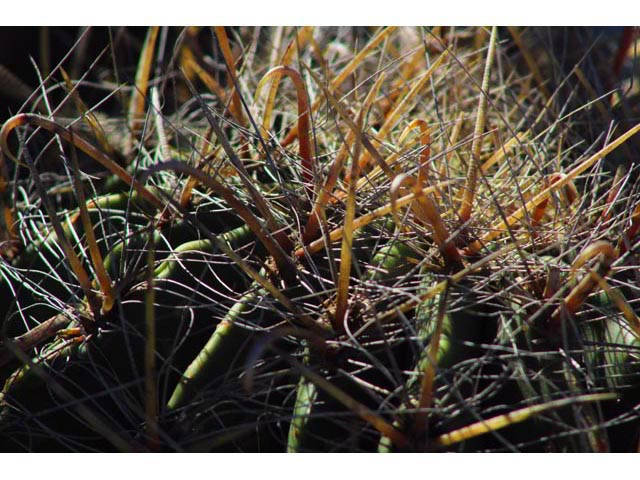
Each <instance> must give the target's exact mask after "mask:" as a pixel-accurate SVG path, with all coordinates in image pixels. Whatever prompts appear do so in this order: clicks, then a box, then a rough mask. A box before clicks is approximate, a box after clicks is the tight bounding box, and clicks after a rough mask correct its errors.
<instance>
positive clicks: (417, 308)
mask: <svg viewBox="0 0 640 480" xmlns="http://www.w3.org/2000/svg"><path fill="white" fill-rule="evenodd" d="M167 32H168V30H163V29H158V28H151V29H150V30H149V33H148V35H147V37H146V39H145V42H144V45H143V49H142V52H141V54H140V61H139V64H138V68H137V70H136V75H135V85H134V86H132V87H131V88H129V89H122V90H121V92H127V91H128V92H130V95H129V96H128V97H127V101H126V102H125V103H124V106H123V109H124V111H125V114H126V115H125V118H124V119H123V121H122V123H121V126H120V130H119V132H118V133H119V135H118V138H119V139H120V141H119V142H118V143H115V142H114V141H113V137H110V136H109V135H107V134H106V133H105V129H104V128H103V126H102V124H101V121H100V120H99V119H98V116H97V112H93V111H92V110H91V109H89V108H87V107H86V105H85V104H84V102H83V100H82V97H81V92H82V88H84V84H83V81H82V80H78V81H75V82H74V81H72V80H70V79H69V78H68V77H67V76H66V74H65V73H64V72H63V69H62V68H59V69H57V70H56V71H54V72H52V73H53V75H52V76H50V77H49V78H48V79H47V80H46V81H43V85H42V90H41V92H40V94H41V96H40V97H37V98H36V100H35V101H36V103H37V104H38V105H45V107H44V108H45V113H44V114H33V113H21V114H18V115H16V116H14V117H12V118H11V119H9V120H8V121H7V122H6V123H5V124H4V126H3V127H2V130H1V131H0V147H1V149H2V150H1V151H2V157H1V159H2V174H3V179H2V183H1V184H0V186H1V187H2V188H1V192H0V193H1V194H2V201H3V204H2V208H3V219H4V230H3V233H4V242H3V244H2V245H3V246H2V255H3V260H2V264H1V266H0V272H1V274H2V282H3V286H2V288H3V290H2V293H3V295H7V296H10V297H11V298H13V299H14V300H15V301H14V302H12V303H11V304H10V305H8V306H6V307H4V308H5V310H4V324H3V331H2V338H1V340H0V342H1V343H0V373H1V375H2V381H3V382H4V388H3V389H2V392H1V393H0V439H2V440H3V441H6V442H7V444H10V447H8V448H15V449H25V450H37V449H50V448H61V449H68V450H93V449H97V450H102V449H120V450H160V449H170V450H183V449H184V450H239V451H270V450H276V451H283V450H286V451H333V450H346V451H367V450H369V451H407V450H409V451H434V450H435V451H438V450H444V449H459V450H467V451H469V450H549V451H551V450H553V451H585V450H589V451H593V450H595V451H603V450H609V449H613V450H628V449H632V448H636V446H637V445H636V444H635V443H634V440H633V439H632V440H628V437H626V439H625V440H620V439H619V438H620V437H616V435H618V434H619V432H623V433H625V434H626V432H627V430H625V429H628V430H630V431H632V432H634V434H635V433H637V431H638V428H639V424H638V418H637V414H636V413H634V412H635V410H634V409H633V406H634V404H635V403H634V402H640V398H638V386H640V384H639V383H638V381H639V379H640V377H639V376H638V373H637V372H640V370H638V368H637V367H636V365H635V364H636V358H637V354H638V350H637V349H638V347H639V346H640V344H639V343H638V339H639V338H640V321H639V320H638V317H637V315H636V314H635V312H634V300H635V298H636V297H637V288H636V286H635V285H636V283H637V282H636V278H635V277H634V275H635V274H634V272H633V268H634V267H636V266H637V263H636V257H635V254H634V251H633V248H634V242H635V237H636V233H637V230H638V228H640V214H639V213H638V212H639V211H640V207H639V206H638V204H637V203H638V202H637V201H635V200H634V198H635V195H636V194H637V190H638V187H637V185H636V184H634V183H633V182H634V178H636V173H637V172H636V171H635V169H634V168H628V169H622V168H621V169H618V171H617V172H616V173H615V175H613V174H611V173H609V172H608V171H607V170H606V169H605V168H604V163H603V161H604V160H605V159H606V157H607V155H608V154H610V153H611V152H613V151H614V150H616V149H617V148H618V147H620V146H625V147H626V143H625V142H627V141H628V140H629V139H630V138H631V137H632V136H633V135H634V134H635V133H637V132H638V131H640V125H637V126H635V127H633V128H631V129H629V130H626V131H624V132H621V133H617V134H616V135H613V136H612V138H611V139H609V138H607V139H605V141H599V142H598V143H597V144H594V145H591V146H589V145H587V144H584V143H580V142H579V141H578V140H576V139H577V138H579V132H575V131H573V130H571V121H572V116H571V115H570V114H567V113H566V112H565V109H566V108H565V107H566V106H565V105H558V103H557V100H555V98H554V96H553V95H548V96H546V97H545V95H543V94H541V93H540V92H541V91H543V92H548V90H546V89H543V88H540V89H537V88H535V86H534V85H532V78H531V77H529V76H526V75H525V76H523V75H521V74H519V73H517V70H516V67H515V64H513V63H512V62H513V59H512V58H511V56H510V55H508V54H507V52H506V49H505V48H503V45H502V44H503V43H505V44H506V43H508V42H507V41H506V40H505V41H504V42H502V39H501V38H500V35H499V32H498V29H496V28H493V29H490V30H486V29H475V30H474V29H462V30H456V29H439V28H438V29H426V28H425V29H415V30H412V29H396V28H382V29H378V30H372V31H371V32H368V33H367V34H366V35H365V36H364V37H362V38H360V39H359V40H360V41H362V44H358V46H357V49H353V50H352V49H351V48H347V46H346V43H345V40H344V38H342V37H341V36H340V35H337V36H331V35H327V33H326V31H324V30H322V29H320V30H318V29H314V28H311V27H304V28H301V29H292V30H291V31H288V30H286V29H273V30H270V31H269V32H268V33H265V32H264V31H255V32H249V31H243V30H239V31H234V35H233V36H231V37H230V36H229V32H228V31H226V30H225V29H224V28H215V29H212V30H211V31H209V30H207V29H194V28H190V29H185V30H184V31H181V34H180V35H179V36H178V38H177V40H176V44H175V48H173V50H172V52H173V53H174V57H173V59H172V62H173V63H171V64H170V65H169V66H167V67H166V68H167V70H166V71H163V72H157V75H156V76H154V74H153V71H154V70H153V66H154V62H159V61H160V60H159V59H165V58H166V55H165V54H166V53H167V52H163V51H161V47H160V46H159V45H166V44H167V42H166V35H167ZM161 33H162V35H163V37H162V38H164V43H159V40H158V38H159V36H160V35H161ZM265 35H267V36H268V39H269V40H270V41H271V42H272V45H273V50H272V51H271V52H265V51H262V49H261V47H260V45H262V44H263V43H264V38H263V37H264V36H265ZM510 35H511V36H512V37H513V38H515V39H517V42H518V43H519V48H520V49H521V50H522V51H523V52H524V53H528V52H525V51H524V49H525V48H526V47H525V46H524V45H523V44H522V43H521V38H520V37H519V36H518V31H517V30H512V31H511V32H510ZM203 42H209V43H208V44H212V45H213V49H211V50H206V51H207V52H209V53H210V55H213V56H214V57H215V61H213V60H212V58H211V57H207V56H205V55H203V53H202V44H203ZM165 48H166V47H165ZM524 56H525V57H527V55H524ZM496 63H497V64H498V65H499V67H500V68H495V64H496ZM222 66H224V68H222ZM576 68H578V67H576ZM538 75H539V72H537V75H533V77H534V80H538V78H537V76H538ZM57 78H59V80H56V79H57ZM56 81H59V85H58V88H59V89H61V90H63V91H65V95H64V101H63V102H62V103H61V107H60V108H62V106H63V105H66V107H65V108H70V107H69V105H73V108H75V109H77V111H79V112H80V116H77V118H76V120H74V121H72V122H68V121H63V120H61V119H60V118H59V117H60V116H61V115H60V114H59V113H58V111H57V109H56V108H55V107H53V106H52V105H51V101H52V100H51V99H49V98H48V96H47V95H49V94H48V93H47V89H46V87H48V86H49V84H53V83H55V82H56ZM291 86H293V87H294V88H293V89H292V88H291ZM121 92H120V93H118V94H119V95H120V94H121ZM541 97H544V98H541ZM34 98H35V97H34ZM171 105H173V107H172V106H171ZM576 111H579V109H578V110H576ZM76 115H77V114H76ZM274 125H277V126H278V127H274ZM21 127H31V128H21ZM34 128H35V129H36V132H39V133H36V134H35V135H33V132H34ZM42 132H49V133H50V134H54V138H55V140H54V141H53V142H50V143H49V144H45V146H41V145H40V144H39V142H40V143H43V142H44V139H47V138H50V136H49V137H43V136H44V133H42ZM559 132H563V133H559ZM567 132H568V133H567ZM12 133H17V134H18V135H17V137H18V138H19V139H20V141H19V142H17V143H16V145H15V146H12V145H11V144H10V137H12V135H11V134H12ZM35 145H40V146H39V147H38V148H39V149H38V150H36V149H35ZM11 160H13V162H11ZM7 162H9V163H7ZM96 162H97V164H99V165H100V167H99V169H96ZM63 165H64V166H63ZM45 168H46V169H49V170H52V171H53V172H54V173H55V174H57V175H59V176H60V175H61V176H63V178H65V180H66V185H63V186H62V187H60V186H59V185H56V184H55V183H52V182H49V181H47V177H46V175H45V171H44V170H45ZM10 172H13V173H10ZM89 172H91V174H89ZM636 399H637V400H636ZM615 400H618V402H615ZM523 422H524V423H523ZM522 425H524V427H522ZM519 426H520V427H522V428H519ZM612 432H613V433H612ZM614 433H615V435H614ZM623 436H624V435H623ZM614 437H615V438H614ZM9 442H10V443H9Z"/></svg>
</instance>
